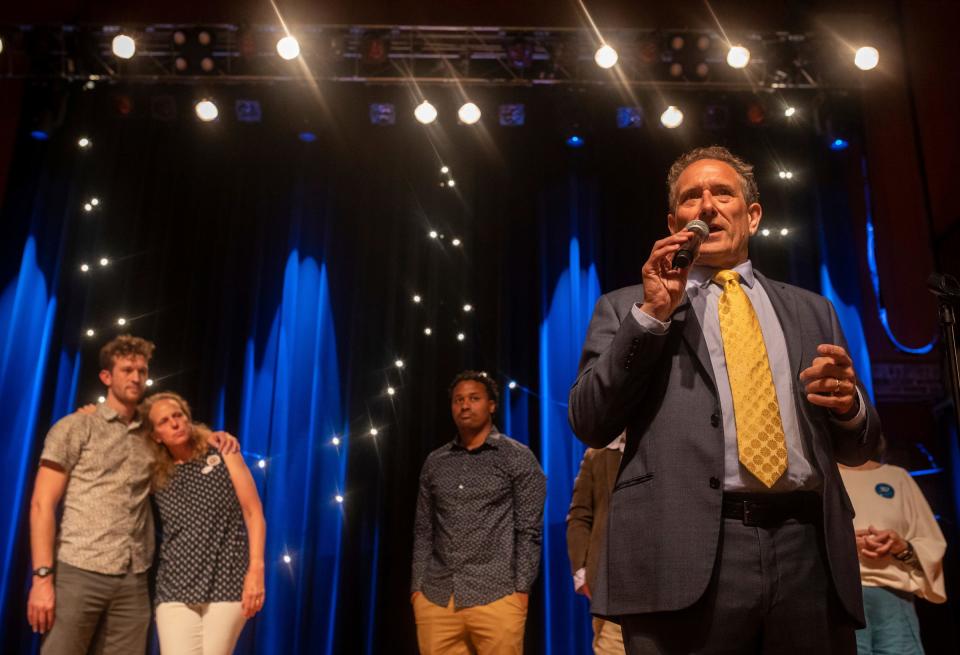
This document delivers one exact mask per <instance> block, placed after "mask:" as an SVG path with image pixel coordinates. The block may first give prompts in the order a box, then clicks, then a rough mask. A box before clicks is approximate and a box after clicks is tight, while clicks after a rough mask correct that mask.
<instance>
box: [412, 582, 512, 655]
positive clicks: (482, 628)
mask: <svg viewBox="0 0 960 655" xmlns="http://www.w3.org/2000/svg"><path fill="white" fill-rule="evenodd" d="M413 613H414V616H415V617H416V620H417V645H418V646H419V647H420V653H421V654H422V655H467V654H468V653H469V654H472V653H477V654H478V655H523V631H524V627H525V626H526V622H527V608H526V606H525V604H524V602H523V601H522V600H521V599H520V595H519V594H516V593H513V594H510V595H508V596H504V597H503V598H500V599H498V600H495V601H493V602H492V603H488V604H487V605H477V606H475V607H465V608H463V609H459V610H458V609H454V607H453V596H451V597H450V602H449V603H448V604H447V606H446V607H440V606H439V605H434V604H433V603H431V602H430V601H429V600H427V598H426V596H424V595H423V594H422V593H421V594H417V597H416V598H414V599H413Z"/></svg>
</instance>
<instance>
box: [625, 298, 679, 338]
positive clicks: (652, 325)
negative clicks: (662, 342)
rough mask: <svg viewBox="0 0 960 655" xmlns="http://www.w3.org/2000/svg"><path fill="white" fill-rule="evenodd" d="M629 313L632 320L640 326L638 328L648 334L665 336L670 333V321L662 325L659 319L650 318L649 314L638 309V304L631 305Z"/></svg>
mask: <svg viewBox="0 0 960 655" xmlns="http://www.w3.org/2000/svg"><path fill="white" fill-rule="evenodd" d="M630 313H631V314H633V318H634V319H636V321H637V323H639V324H640V327H642V328H643V329H644V330H646V331H647V332H649V333H650V334H666V333H667V332H669V331H670V321H667V322H666V323H664V322H663V321H661V320H660V319H658V318H654V317H653V316H650V314H648V313H646V312H645V311H643V310H642V309H640V304H639V303H634V304H633V308H632V309H631V310H630Z"/></svg>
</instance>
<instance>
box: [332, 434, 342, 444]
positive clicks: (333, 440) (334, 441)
mask: <svg viewBox="0 0 960 655" xmlns="http://www.w3.org/2000/svg"><path fill="white" fill-rule="evenodd" d="M330 443H332V444H333V445H334V446H339V445H340V437H338V436H337V435H333V438H332V439H330Z"/></svg>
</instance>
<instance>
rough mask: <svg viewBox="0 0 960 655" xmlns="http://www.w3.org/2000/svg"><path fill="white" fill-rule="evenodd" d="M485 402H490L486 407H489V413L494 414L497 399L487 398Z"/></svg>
mask: <svg viewBox="0 0 960 655" xmlns="http://www.w3.org/2000/svg"><path fill="white" fill-rule="evenodd" d="M487 402H488V403H490V404H489V405H488V408H489V409H490V413H491V414H496V413H497V401H495V400H488V401H487Z"/></svg>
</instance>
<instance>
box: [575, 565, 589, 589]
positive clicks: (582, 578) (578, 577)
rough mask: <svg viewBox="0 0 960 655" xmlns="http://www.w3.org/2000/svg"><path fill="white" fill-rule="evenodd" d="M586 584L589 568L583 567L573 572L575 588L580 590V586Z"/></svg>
mask: <svg viewBox="0 0 960 655" xmlns="http://www.w3.org/2000/svg"><path fill="white" fill-rule="evenodd" d="M585 584H587V570H586V569H585V568H582V567H581V568H579V569H577V572H576V573H574V574H573V590H574V591H580V587H582V586H583V585H585Z"/></svg>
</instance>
